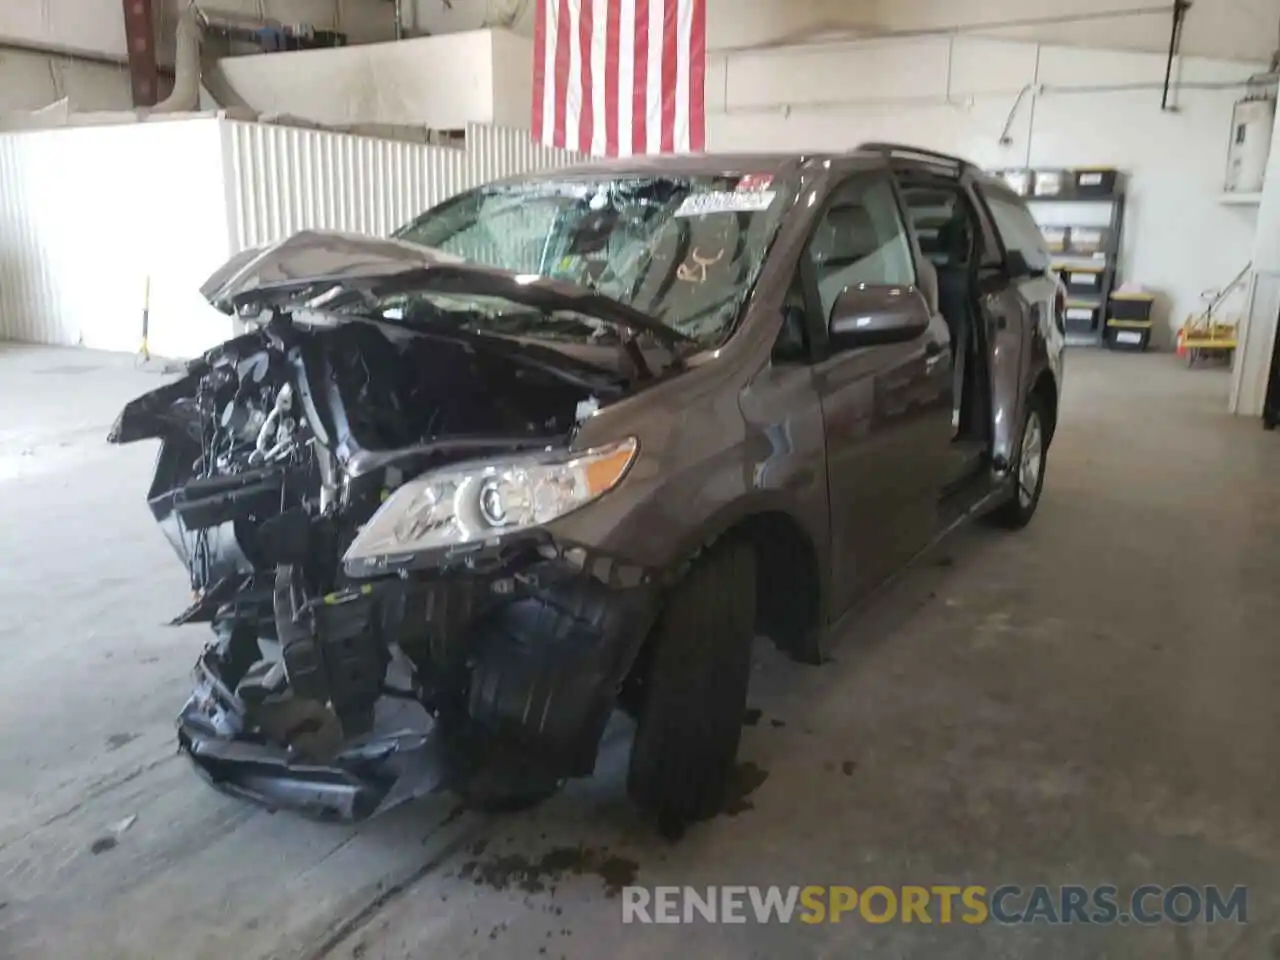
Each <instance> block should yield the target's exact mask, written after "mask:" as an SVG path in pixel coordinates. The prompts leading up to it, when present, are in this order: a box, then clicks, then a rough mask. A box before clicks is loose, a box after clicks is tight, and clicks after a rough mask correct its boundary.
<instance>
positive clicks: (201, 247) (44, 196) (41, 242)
mask: <svg viewBox="0 0 1280 960" xmlns="http://www.w3.org/2000/svg"><path fill="white" fill-rule="evenodd" d="M219 142H220V134H219V130H218V121H217V120H216V119H214V118H208V119H191V120H182V121H172V122H163V123H162V122H155V123H137V124H127V125H119V126H94V127H75V128H67V129H56V130H33V131H25V132H20V133H5V134H0V339H7V340H26V341H31V342H37V343H54V344H68V345H73V344H83V345H84V346H88V347H98V348H101V349H105V350H135V349H137V347H138V345H139V344H140V342H141V336H142V330H141V322H142V308H143V302H144V297H145V292H146V284H147V277H148V276H150V277H152V278H153V283H152V300H153V305H154V304H155V303H157V302H159V303H163V302H165V300H166V298H168V297H169V296H170V295H171V294H173V293H174V292H175V291H178V290H181V289H182V288H183V287H184V286H188V285H191V284H195V285H197V286H198V284H199V282H200V280H201V279H203V277H204V275H205V274H207V273H208V272H209V270H210V269H211V268H212V266H216V265H217V264H218V263H219V262H221V261H222V260H225V259H226V257H227V256H228V255H229V247H228V232H227V215H226V201H225V192H224V190H223V182H222V162H221V156H220V153H219Z"/></svg>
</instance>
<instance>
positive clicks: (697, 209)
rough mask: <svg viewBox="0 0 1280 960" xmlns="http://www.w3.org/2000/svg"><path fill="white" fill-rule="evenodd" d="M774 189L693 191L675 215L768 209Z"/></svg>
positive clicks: (774, 195) (693, 215) (699, 214)
mask: <svg viewBox="0 0 1280 960" xmlns="http://www.w3.org/2000/svg"><path fill="white" fill-rule="evenodd" d="M776 196H777V191H776V190H729V191H715V192H711V193H693V194H690V195H689V196H687V197H685V198H684V201H683V202H682V203H681V204H680V206H679V208H678V209H677V210H676V216H677V217H701V216H703V215H705V214H708V213H750V212H752V211H757V210H767V209H769V204H771V203H773V198H774V197H776Z"/></svg>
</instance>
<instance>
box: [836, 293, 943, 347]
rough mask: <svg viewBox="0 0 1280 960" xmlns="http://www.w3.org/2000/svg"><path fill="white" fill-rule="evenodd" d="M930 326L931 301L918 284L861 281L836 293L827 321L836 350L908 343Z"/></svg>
mask: <svg viewBox="0 0 1280 960" xmlns="http://www.w3.org/2000/svg"><path fill="white" fill-rule="evenodd" d="M927 329H929V305H928V304H927V303H926V302H925V299H924V295H923V294H921V293H920V291H919V290H917V289H916V288H915V287H905V286H890V285H887V284H883V285H882V284H862V283H860V284H858V285H857V286H853V287H846V288H845V289H844V290H843V291H842V292H841V294H840V296H838V297H836V302H835V306H833V307H832V308H831V318H830V320H829V321H828V323H827V334H828V341H829V342H830V345H831V348H832V349H833V350H852V349H854V348H855V347H871V346H877V345H880V344H886V343H905V342H906V341H908V340H914V339H915V338H916V337H918V336H920V335H921V334H922V333H924V332H925V331H926V330H927Z"/></svg>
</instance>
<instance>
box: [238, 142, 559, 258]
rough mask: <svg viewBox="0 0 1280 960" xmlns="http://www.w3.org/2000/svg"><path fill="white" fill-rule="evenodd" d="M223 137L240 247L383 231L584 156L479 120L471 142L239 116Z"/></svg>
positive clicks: (386, 232) (385, 233)
mask: <svg viewBox="0 0 1280 960" xmlns="http://www.w3.org/2000/svg"><path fill="white" fill-rule="evenodd" d="M224 138H225V139H224V149H225V150H226V151H227V171H228V188H227V189H228V202H229V204H230V211H231V223H232V245H233V247H234V248H235V250H237V251H238V250H242V249H244V248H246V247H254V246H259V245H261V244H264V243H271V242H274V241H276V240H281V239H283V238H284V237H287V236H289V235H290V234H292V233H295V232H296V231H298V230H303V229H322V230H349V231H354V232H356V233H368V234H375V235H379V236H385V235H387V234H389V233H391V232H392V231H393V230H395V229H396V228H397V227H400V226H402V225H403V224H405V223H406V222H408V221H409V220H411V219H412V218H413V217H414V216H416V215H417V214H419V213H421V212H422V211H424V210H426V209H428V208H430V207H433V206H435V205H436V204H437V203H440V202H441V201H443V200H447V199H448V198H449V197H451V196H453V195H454V194H455V193H459V192H461V191H463V190H468V189H470V188H471V187H475V186H479V185H480V184H482V183H486V182H488V181H490V180H496V179H498V178H500V177H507V176H512V175H514V174H519V173H527V172H530V171H534V170H546V169H554V168H556V167H563V166H567V165H569V164H573V163H577V162H580V161H581V160H583V159H584V158H583V157H582V156H581V155H579V154H575V153H570V152H567V151H564V150H555V149H551V148H548V147H543V146H540V145H539V144H537V143H535V142H534V141H533V140H532V139H531V138H530V136H529V133H528V131H524V130H508V129H504V128H500V127H490V126H484V125H479V124H473V125H471V126H469V127H468V128H467V131H466V146H465V147H438V146H428V145H426V144H418V143H403V142H398V141H392V140H379V139H375V138H372V137H361V136H353V135H351V134H345V133H333V132H330V131H327V130H308V129H299V128H296V127H283V126H274V125H271V124H260V123H242V122H237V121H225V122H224Z"/></svg>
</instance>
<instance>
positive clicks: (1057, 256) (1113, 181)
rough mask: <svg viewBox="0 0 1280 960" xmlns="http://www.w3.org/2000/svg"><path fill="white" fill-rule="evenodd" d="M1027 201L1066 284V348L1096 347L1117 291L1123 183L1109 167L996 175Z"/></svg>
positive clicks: (1122, 219)
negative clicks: (1113, 296) (1112, 297)
mask: <svg viewBox="0 0 1280 960" xmlns="http://www.w3.org/2000/svg"><path fill="white" fill-rule="evenodd" d="M995 173H996V175H997V176H1000V177H1002V178H1003V179H1004V180H1005V182H1006V183H1008V184H1009V185H1010V186H1011V187H1012V188H1013V189H1014V191H1015V192H1017V193H1019V194H1020V195H1021V196H1022V197H1023V198H1024V199H1025V200H1026V201H1027V205H1028V208H1029V209H1030V210H1031V215H1032V216H1033V217H1034V218H1035V220H1036V223H1037V224H1039V226H1040V229H1041V232H1043V233H1044V236H1045V242H1046V243H1047V244H1048V246H1049V249H1050V251H1051V252H1052V253H1053V259H1054V268H1055V269H1056V270H1057V271H1058V274H1059V276H1060V277H1062V279H1063V281H1064V282H1065V283H1066V284H1067V313H1066V325H1067V344H1068V346H1089V347H1096V346H1099V345H1101V344H1102V342H1103V339H1104V337H1105V336H1106V330H1107V320H1108V305H1109V303H1110V300H1111V294H1112V293H1113V292H1114V291H1115V289H1116V287H1117V286H1119V273H1120V249H1121V238H1122V234H1123V230H1124V199H1125V197H1124V193H1125V178H1124V175H1123V174H1122V173H1121V172H1120V171H1118V170H1113V169H1110V168H1072V169H1066V170H1061V169H1059V170H1047V169H1027V168H1019V169H1013V170H997V171H995Z"/></svg>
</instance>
